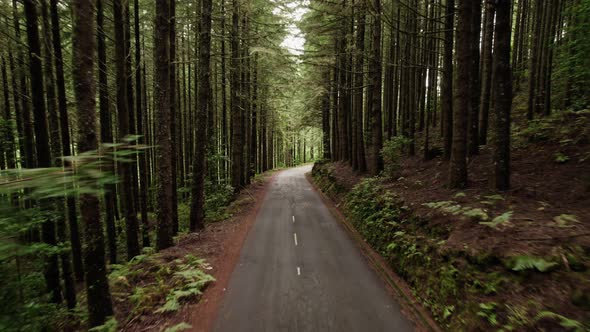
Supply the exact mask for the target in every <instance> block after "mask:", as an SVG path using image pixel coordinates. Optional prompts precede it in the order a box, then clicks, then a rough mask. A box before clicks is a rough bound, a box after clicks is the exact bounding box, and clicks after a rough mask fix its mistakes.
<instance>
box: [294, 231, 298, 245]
mask: <svg viewBox="0 0 590 332" xmlns="http://www.w3.org/2000/svg"><path fill="white" fill-rule="evenodd" d="M293 239H295V245H297V233H293Z"/></svg>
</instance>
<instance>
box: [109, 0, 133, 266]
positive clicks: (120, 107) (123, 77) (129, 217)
mask: <svg viewBox="0 0 590 332" xmlns="http://www.w3.org/2000/svg"><path fill="white" fill-rule="evenodd" d="M127 1H128V0H114V1H113V19H114V22H115V23H114V24H115V62H116V76H117V113H118V117H117V119H118V125H119V140H120V141H123V140H124V139H125V137H126V136H127V135H129V134H130V132H131V131H130V123H129V111H130V110H129V102H128V100H127V99H128V97H129V96H128V92H127V89H128V85H127V78H128V75H127V68H126V67H127V58H126V57H127V54H126V50H127V47H126V41H125V17H126V14H125V9H126V8H127V7H128V6H127ZM123 2H125V3H123ZM119 170H120V173H121V178H122V183H121V186H120V189H121V206H122V208H123V212H124V216H125V225H126V228H125V233H126V234H125V235H126V239H127V260H130V259H131V258H133V257H135V256H137V255H139V238H138V234H139V224H138V222H137V214H136V213H135V205H134V201H133V171H132V165H130V164H129V163H125V162H123V163H119Z"/></svg>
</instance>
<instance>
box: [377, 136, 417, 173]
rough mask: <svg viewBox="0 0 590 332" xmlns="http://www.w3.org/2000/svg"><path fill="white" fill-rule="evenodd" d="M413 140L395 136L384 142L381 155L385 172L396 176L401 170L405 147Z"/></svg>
mask: <svg viewBox="0 0 590 332" xmlns="http://www.w3.org/2000/svg"><path fill="white" fill-rule="evenodd" d="M411 142H412V141H411V140H410V139H409V138H406V137H403V136H395V137H392V138H391V139H389V140H386V141H385V142H384V143H383V149H381V155H382V156H383V162H384V166H385V174H387V175H388V176H390V177H396V176H397V175H398V172H399V170H400V165H401V164H400V163H401V159H402V156H403V149H404V148H405V147H406V146H408V145H409V144H410V143H411Z"/></svg>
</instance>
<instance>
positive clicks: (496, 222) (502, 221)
mask: <svg viewBox="0 0 590 332" xmlns="http://www.w3.org/2000/svg"><path fill="white" fill-rule="evenodd" d="M512 213H513V212H512V211H508V212H504V213H502V214H501V215H499V216H497V217H496V218H494V219H493V220H492V221H485V222H480V224H481V225H486V226H490V227H491V228H493V229H498V227H499V226H501V225H506V224H508V223H510V218H511V217H512Z"/></svg>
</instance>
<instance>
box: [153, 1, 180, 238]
mask: <svg viewBox="0 0 590 332" xmlns="http://www.w3.org/2000/svg"><path fill="white" fill-rule="evenodd" d="M172 1H174V0H172ZM169 20H170V0H156V19H155V35H154V45H155V47H154V59H155V69H154V70H155V72H154V100H155V110H154V112H155V121H156V132H155V134H156V145H157V146H158V150H157V152H156V162H157V163H158V172H157V182H158V184H159V185H158V189H157V194H156V196H157V197H156V201H157V202H158V204H157V209H156V214H157V239H156V245H157V248H158V250H162V249H166V248H168V247H170V246H172V245H173V239H172V237H173V235H174V217H173V215H172V209H173V208H174V204H173V199H174V194H173V191H174V184H173V180H174V178H173V173H174V172H175V170H174V169H173V167H172V166H173V165H172V158H173V155H174V152H173V147H172V131H171V128H170V125H171V119H172V115H171V114H170V112H171V107H170V98H171V96H170V73H169V71H170V68H171V67H170V58H169V56H170V22H169Z"/></svg>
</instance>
